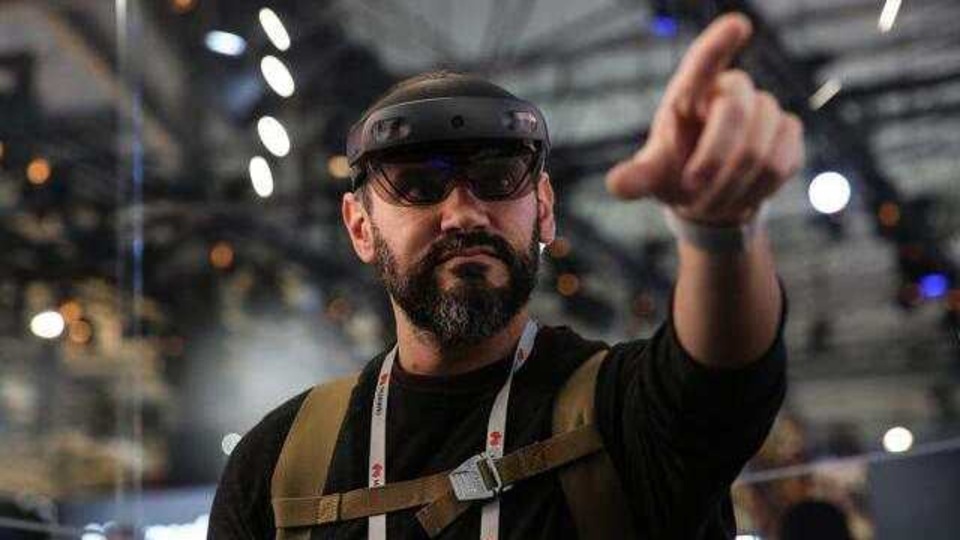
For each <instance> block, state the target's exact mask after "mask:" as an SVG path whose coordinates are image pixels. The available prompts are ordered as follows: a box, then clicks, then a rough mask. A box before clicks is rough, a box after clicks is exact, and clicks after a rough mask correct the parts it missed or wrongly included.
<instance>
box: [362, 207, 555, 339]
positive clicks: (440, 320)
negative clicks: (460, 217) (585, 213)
mask: <svg viewBox="0 0 960 540" xmlns="http://www.w3.org/2000/svg"><path fill="white" fill-rule="evenodd" d="M373 239H374V246H375V250H376V258H375V264H376V268H377V273H378V274H379V276H380V280H381V281H382V282H383V284H384V287H385V288H386V289H387V292H388V293H389V294H390V296H391V297H392V298H393V299H394V301H395V302H396V303H397V305H399V306H400V309H402V310H403V312H404V313H406V315H407V317H408V318H409V319H410V322H412V323H413V325H414V326H416V327H417V328H418V329H420V330H421V331H423V332H426V333H428V334H430V335H431V336H432V337H433V338H434V339H435V340H436V342H437V344H438V345H440V347H441V348H444V349H451V348H457V347H462V346H469V345H474V344H477V343H479V342H480V341H482V340H484V339H486V338H489V337H491V336H494V335H496V334H497V333H498V332H500V331H501V330H503V329H504V328H505V327H506V326H507V324H508V323H509V322H510V321H511V320H512V319H513V317H514V316H515V315H516V314H517V313H518V312H519V311H520V309H521V308H523V306H525V305H526V303H527V301H528V300H529V299H530V295H531V294H532V293H533V289H534V287H535V286H536V282H537V271H538V270H539V266H540V258H539V256H540V251H539V244H540V235H539V230H538V228H537V227H536V225H534V227H533V233H532V235H531V240H530V246H529V247H528V248H527V249H526V250H524V251H517V250H514V249H513V247H512V246H511V245H510V244H509V243H508V242H507V241H506V240H504V239H503V238H500V237H499V236H495V235H492V234H490V233H488V232H484V231H474V232H464V233H454V234H451V235H448V236H444V237H442V238H440V239H439V240H437V241H436V242H435V243H434V244H433V245H432V246H430V248H429V250H428V251H427V253H426V254H425V255H424V256H423V257H422V258H421V259H420V260H418V261H415V262H414V263H413V264H412V265H411V266H410V268H409V269H408V270H407V271H406V272H405V273H402V272H401V271H400V268H399V265H398V264H397V259H396V257H395V256H394V254H393V252H392V251H390V247H389V246H388V245H387V243H386V241H385V240H384V239H383V237H382V235H381V234H380V231H379V230H378V229H377V228H376V226H374V227H373ZM475 247H484V248H489V249H490V250H492V251H493V252H494V257H496V258H497V259H499V260H500V261H501V262H503V263H504V265H505V266H506V268H507V274H508V279H507V282H506V284H505V285H503V286H493V285H490V284H489V283H488V282H487V276H486V274H487V272H488V270H489V266H488V265H486V264H483V263H476V262H466V263H461V264H460V265H458V266H457V267H456V268H455V269H454V270H453V271H452V273H453V274H454V275H455V276H456V277H457V279H456V280H455V282H454V284H453V286H451V287H449V288H447V289H443V288H441V287H440V276H439V271H438V270H439V267H440V265H441V264H442V263H443V262H444V259H445V258H449V257H450V256H451V255H452V254H455V253H458V252H461V251H463V250H465V249H469V248H475Z"/></svg>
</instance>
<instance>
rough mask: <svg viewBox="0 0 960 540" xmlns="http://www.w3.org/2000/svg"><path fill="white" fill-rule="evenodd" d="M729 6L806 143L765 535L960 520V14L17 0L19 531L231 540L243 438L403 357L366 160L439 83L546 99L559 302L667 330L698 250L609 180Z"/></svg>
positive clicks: (12, 48) (790, 196)
mask: <svg viewBox="0 0 960 540" xmlns="http://www.w3.org/2000/svg"><path fill="white" fill-rule="evenodd" d="M727 10H739V11H744V12H746V13H748V14H749V15H750V16H751V17H752V18H753V19H754V21H755V25H756V27H757V32H756V36H755V38H754V40H753V42H752V44H751V46H750V47H749V50H748V51H747V52H746V53H745V54H743V55H742V57H741V59H740V62H741V65H742V66H743V67H744V68H745V69H747V70H748V71H749V72H750V73H751V74H752V75H753V76H754V77H755V79H756V80H757V82H758V85H760V86H761V87H763V88H765V89H767V90H769V91H771V92H773V93H775V94H776V95H777V96H778V98H779V99H780V101H781V103H783V104H784V106H785V108H787V109H789V110H791V111H793V112H795V113H797V114H799V115H800V116H801V117H802V118H803V120H804V122H805V125H806V130H807V141H806V142H807V147H808V152H809V153H808V159H807V167H806V169H805V170H804V171H802V173H801V174H800V175H798V178H796V179H795V180H794V181H792V182H791V183H790V184H788V185H787V186H786V187H785V188H784V189H783V190H782V191H781V192H780V194H779V195H778V196H777V197H776V199H775V200H774V202H773V204H772V208H771V212H770V216H769V225H768V226H769V229H770V231H771V235H772V238H773V240H774V243H775V249H776V252H777V256H778V264H779V271H780V275H781V277H782V279H783V281H784V283H785V284H786V286H787V290H788V293H789V298H790V319H789V324H788V326H787V338H788V346H789V351H790V393H789V396H788V400H787V403H786V405H785V406H784V409H783V412H782V414H781V417H780V418H779V420H778V422H777V425H776V427H775V429H774V432H773V433H772V435H771V436H770V438H769V440H768V442H767V444H766V445H765V447H764V448H763V450H762V451H761V452H760V454H759V455H758V456H757V457H756V458H755V459H754V461H753V462H752V463H751V464H750V465H749V466H748V468H747V470H746V471H745V472H744V474H743V475H742V476H741V478H740V479H739V480H738V482H737V484H736V487H735V499H736V505H737V514H738V518H739V523H740V529H741V538H743V539H748V538H763V539H768V538H785V539H790V538H794V539H796V538H821V539H830V538H845V536H843V534H849V535H850V536H848V537H850V538H857V539H871V538H877V539H898V538H918V537H923V538H936V539H940V538H943V539H947V538H951V539H952V538H956V537H957V531H960V515H958V513H957V512H955V509H956V508H957V507H958V505H960V395H958V381H960V283H958V282H957V277H958V276H957V267H956V261H957V260H958V258H960V188H958V185H960V184H958V180H960V178H958V168H960V137H958V135H957V133H958V131H960V27H958V26H957V25H956V21H957V20H960V4H958V3H957V2H956V1H954V0H926V1H906V2H902V4H901V2H900V1H899V0H764V1H763V2H759V1H758V0H755V1H754V2H752V3H748V2H743V1H740V2H738V1H723V0H716V1H711V2H695V1H688V0H649V1H640V0H636V1H634V0H581V1H576V2H575V1H573V0H550V1H549V2H548V1H547V0H539V1H538V0H471V1H470V2H467V1H466V0H462V1H454V2H451V1H449V0H350V1H346V0H333V1H320V0H286V1H282V0H256V1H253V0H229V1H228V0H29V1H27V0H22V1H16V0H0V538H2V539H8V538H49V537H75V538H84V540H90V539H93V538H103V537H104V536H108V537H110V538H134V537H135V538H155V539H160V538H191V539H192V538H203V537H204V535H205V531H206V520H207V513H208V510H209V505H210V502H211V500H212V496H213V490H214V487H215V483H216V481H217V479H218V478H219V475H220V471H221V470H222V467H223V465H224V464H225V462H226V460H227V456H228V455H229V453H230V451H231V450H232V448H233V446H234V445H236V443H237V441H238V440H239V439H240V438H241V437H242V435H243V433H244V432H245V431H246V430H248V429H250V428H251V427H252V426H253V425H254V424H255V423H256V422H257V421H258V420H259V419H260V418H261V417H262V415H263V414H265V413H266V412H267V411H269V410H270V409H271V408H272V407H274V406H276V405H278V404H279V403H281V402H282V401H284V400H285V399H286V398H288V397H290V396H292V395H294V394H295V393H298V392H300V391H301V390H303V389H305V388H306V387H308V386H310V385H312V384H314V383H316V382H321V381H324V380H326V379H329V378H331V377H334V376H337V375H341V374H345V373H348V372H351V371H354V370H357V369H359V368H360V367H361V366H362V365H363V364H364V363H365V362H366V361H367V360H368V359H369V358H370V357H372V356H373V355H374V354H376V353H377V352H378V351H380V350H381V349H382V348H384V347H385V345H386V344H387V343H388V342H389V341H390V340H391V339H392V331H393V330H392V324H393V323H392V319H391V315H390V312H389V311H388V303H387V299H386V296H385V295H384V293H382V292H381V290H380V288H379V286H378V284H377V282H376V280H375V277H374V274H373V273H372V272H371V271H370V269H368V268H365V267H363V266H362V264H361V263H360V262H359V260H358V259H356V257H355V255H354V253H353V251H352V249H351V248H350V245H349V243H348V241H347V237H346V234H345V233H344V232H343V229H342V225H341V223H340V217H339V216H340V214H339V204H340V195H341V194H342V193H343V191H344V190H345V189H347V187H348V185H349V180H347V179H346V178H347V175H348V167H347V165H346V159H345V157H344V156H343V155H342V154H343V151H344V144H345V134H346V132H347V129H348V127H349V126H350V124H351V123H352V122H353V121H354V120H356V119H357V118H358V117H359V114H360V113H361V111H362V110H363V108H364V107H365V106H366V105H367V104H369V103H370V102H371V101H372V100H373V99H374V98H375V97H376V96H378V95H379V94H381V93H382V92H383V91H384V90H386V89H387V87H388V86H389V85H390V84H392V83H393V82H395V81H397V80H399V79H402V78H404V77H407V76H410V75H412V74H415V73H418V72H421V71H425V70H431V69H439V68H447V69H453V70H458V71H468V72H473V73H479V74H482V75H485V76H488V77H490V78H491V79H492V80H494V81H496V82H498V83H500V84H502V85H504V86H505V87H507V88H508V89H510V90H511V91H513V92H514V93H515V94H517V95H519V96H522V97H525V98H527V99H529V100H532V101H534V102H536V103H538V104H539V105H540V106H541V107H542V109H543V110H544V112H545V114H546V116H547V119H548V123H549V125H550V130H551V134H552V138H553V141H554V148H555V149H554V151H553V153H552V155H551V159H550V162H549V164H548V168H549V171H550V173H551V176H552V178H553V179H554V186H555V188H556V190H557V192H558V213H559V232H560V235H561V238H560V239H558V240H557V242H555V243H554V244H553V245H552V246H551V247H550V249H549V250H548V252H547V256H546V261H547V262H546V264H545V265H544V267H543V269H542V270H543V271H542V274H541V280H540V284H539V287H538V290H537V292H536V293H535V298H534V300H533V309H534V312H535V313H536V314H537V316H538V318H540V319H541V320H543V321H545V322H547V323H550V324H568V325H570V326H572V327H574V328H577V329H579V330H581V331H582V333H584V334H586V335H588V336H593V337H597V338H602V339H606V340H609V341H617V340H622V339H626V338H632V337H645V336H648V335H650V334H651V333H652V332H653V331H654V329H655V328H656V327H657V325H659V324H660V322H661V321H662V320H663V318H664V315H665V308H666V302H667V298H668V294H669V292H670V288H671V285H672V279H673V272H674V266H675V254H674V248H673V241H672V239H671V236H670V235H669V233H668V232H667V229H666V227H665V225H664V223H663V220H662V218H661V216H660V211H659V209H658V208H657V207H656V206H655V205H653V204H651V203H633V204H625V203H620V202H616V201H614V200H613V199H612V198H611V197H610V196H608V195H607V194H606V191H605V188H604V185H603V181H602V178H603V174H604V172H605V171H606V170H607V168H608V167H610V166H611V165H612V164H613V163H614V162H616V161H617V160H620V159H622V158H624V157H625V156H627V155H629V154H630V153H631V152H632V151H633V150H634V149H636V148H637V147H638V145H639V144H640V143H642V141H643V138H644V133H645V132H646V129H647V127H648V125H649V123H650V120H651V116H652V114H653V111H654V110H655V107H656V105H657V103H658V100H659V98H660V96H661V94H662V91H663V88H664V86H665V83H666V81H667V79H668V77H669V76H670V75H671V73H672V71H673V70H674V68H675V67H676V64H677V61H678V59H679V58H680V55H681V54H682V52H683V51H684V49H685V48H686V46H687V45H688V44H689V42H690V40H691V39H692V38H693V37H694V36H695V35H696V34H697V32H698V31H699V29H701V28H702V27H703V26H704V25H705V24H706V23H707V22H708V21H709V20H710V19H711V18H712V17H714V16H716V14H717V13H719V12H722V11H727ZM798 524H799V525H798ZM811 524H812V525H811ZM810 527H815V528H813V529H811V528H810ZM816 527H819V528H816ZM831 527H833V528H834V529H835V530H834V532H828V531H830V530H831ZM842 529H846V531H843V530H842Z"/></svg>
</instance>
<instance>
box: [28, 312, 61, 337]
mask: <svg viewBox="0 0 960 540" xmlns="http://www.w3.org/2000/svg"><path fill="white" fill-rule="evenodd" d="M65 326H66V324H65V323H64V321H63V316H62V315H60V313H58V312H56V311H44V312H42V313H38V314H36V315H34V316H33V319H31V320H30V331H31V332H33V334H34V335H35V336H37V337H40V338H43V339H54V338H57V337H60V334H62V333H63V329H64V327H65Z"/></svg>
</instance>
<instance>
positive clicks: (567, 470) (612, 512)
mask: <svg viewBox="0 0 960 540" xmlns="http://www.w3.org/2000/svg"><path fill="white" fill-rule="evenodd" d="M606 353H607V351H606V350H601V351H599V352H598V353H596V354H594V355H593V356H592V357H590V359H588V360H587V361H586V362H584V363H583V364H582V365H581V366H580V367H579V368H577V370H576V371H574V372H573V375H571V376H570V378H569V379H567V382H566V384H565V385H564V387H563V388H562V389H561V390H560V393H559V394H557V399H556V402H555V403H554V405H553V432H554V433H563V432H567V431H570V430H573V429H577V428H578V427H580V426H584V425H592V424H594V423H595V422H596V419H595V416H596V413H595V411H594V400H595V397H596V385H597V375H598V374H599V371H600V367H601V366H602V365H603V361H604V358H605V357H606ZM557 476H559V478H560V485H561V487H562V488H563V493H564V495H565V496H566V499H567V506H568V507H569V508H570V513H571V514H572V516H573V522H574V524H575V525H576V527H577V533H578V534H577V536H578V538H580V539H581V540H607V539H608V538H636V537H637V536H636V534H635V533H634V526H633V521H632V520H631V517H630V508H629V506H628V504H627V497H626V495H625V494H624V491H623V486H622V485H621V483H620V477H619V475H618V474H617V471H616V469H615V468H614V466H613V462H612V461H611V460H610V456H609V455H608V454H607V452H606V450H603V451H601V452H596V453H594V454H592V455H590V456H587V457H585V458H584V459H581V460H579V461H577V462H576V463H573V464H572V465H571V466H569V467H564V468H563V469H560V471H558V472H557Z"/></svg>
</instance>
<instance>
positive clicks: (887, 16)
mask: <svg viewBox="0 0 960 540" xmlns="http://www.w3.org/2000/svg"><path fill="white" fill-rule="evenodd" d="M899 12H900V0H887V1H886V3H884V4H883V9H882V10H881V11H880V20H879V21H878V22H877V28H878V29H879V30H880V31H881V32H883V33H884V34H885V33H887V32H889V31H890V30H892V29H893V23H894V22H896V20H897V13H899Z"/></svg>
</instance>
